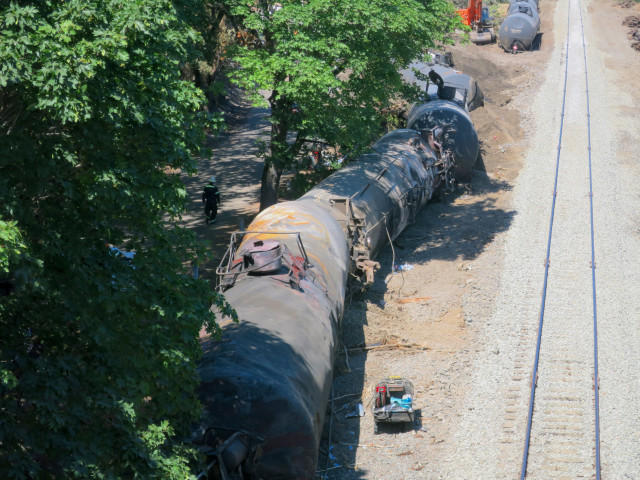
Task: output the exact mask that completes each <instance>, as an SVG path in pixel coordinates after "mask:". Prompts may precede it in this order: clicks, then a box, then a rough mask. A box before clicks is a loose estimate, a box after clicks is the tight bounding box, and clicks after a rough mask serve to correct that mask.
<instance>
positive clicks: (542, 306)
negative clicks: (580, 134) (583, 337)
mask: <svg viewBox="0 0 640 480" xmlns="http://www.w3.org/2000/svg"><path fill="white" fill-rule="evenodd" d="M567 10H568V12H567V42H566V47H565V63H564V86H563V88H562V113H561V116H560V133H559V135H558V149H557V150H558V151H557V155H556V169H555V178H554V182H553V200H552V202H551V216H550V219H549V235H548V238H547V255H546V258H545V264H544V282H543V284H542V300H541V304H540V315H539V317H538V338H537V341H536V355H535V360H534V362H533V374H532V375H531V392H530V395H529V413H528V415H527V431H526V434H525V440H524V451H523V453H522V468H521V470H520V480H524V479H525V477H526V476H527V462H528V460H529V446H530V442H531V424H532V422H533V405H534V402H535V396H536V386H537V383H538V365H539V363H540V345H541V343H542V326H543V324H544V310H545V305H546V300H547V285H548V280H549V260H550V258H551V237H552V235H553V220H554V216H555V210H556V198H557V194H558V172H559V171H560V152H561V150H562V133H563V131H564V112H565V107H566V103H567V78H568V75H569V35H570V33H571V23H570V22H571V0H569V2H568V9H567Z"/></svg>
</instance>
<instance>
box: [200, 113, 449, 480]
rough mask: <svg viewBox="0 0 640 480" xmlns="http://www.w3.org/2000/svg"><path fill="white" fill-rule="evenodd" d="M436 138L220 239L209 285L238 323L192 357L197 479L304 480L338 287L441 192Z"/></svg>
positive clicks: (328, 363)
mask: <svg viewBox="0 0 640 480" xmlns="http://www.w3.org/2000/svg"><path fill="white" fill-rule="evenodd" d="M448 104H450V102H444V103H442V104H441V105H442V107H441V108H443V109H444V108H446V105H448ZM442 136H443V133H442V129H441V128H438V126H437V125H436V127H434V128H432V129H430V130H426V129H425V130H422V131H416V130H410V129H402V130H396V131H393V132H390V133H389V134H387V135H385V136H384V137H383V138H381V139H380V140H379V141H378V142H377V143H376V144H375V145H374V146H373V147H372V151H371V153H368V154H365V155H362V156H361V157H360V158H359V159H357V160H356V161H354V162H352V163H350V164H349V165H347V166H345V167H344V168H342V169H340V170H339V171H337V172H336V173H334V174H333V175H331V176H329V177H328V178H326V179H325V180H324V181H323V182H321V183H320V184H318V185H317V186H315V187H314V188H313V189H312V190H310V191H309V192H308V193H307V194H305V195H304V196H302V197H301V198H300V199H298V200H296V201H291V202H284V203H280V204H277V205H274V206H272V207H270V208H268V209H266V210H264V211H263V212H261V213H260V214H259V215H258V216H257V217H256V218H255V220H254V221H253V222H252V223H251V224H250V225H249V227H248V228H247V231H246V232H239V233H237V234H234V235H233V236H232V239H231V242H230V246H229V249H228V251H227V254H226V255H225V257H224V258H223V261H222V262H221V264H220V267H219V268H218V270H217V273H218V275H219V279H220V280H219V286H220V289H222V290H224V292H225V297H226V299H227V300H228V302H229V303H230V304H231V305H232V306H233V307H234V308H235V309H236V311H237V313H238V317H239V322H238V323H232V322H230V323H228V324H226V325H223V334H222V339H221V340H220V341H213V340H210V341H208V342H206V343H205V344H204V346H203V350H204V355H203V359H202V362H201V366H200V369H199V372H200V376H201V382H202V383H201V388H200V397H201V401H202V404H203V406H204V412H203V416H202V419H201V423H200V425H199V427H198V428H197V429H196V431H195V432H194V435H195V440H196V443H201V444H202V445H203V450H204V451H206V452H207V454H208V455H209V460H210V464H209V466H208V468H207V469H206V471H204V472H203V473H202V474H201V475H200V478H209V479H214V478H215V479H218V478H229V479H230V478H234V479H239V478H242V479H253V480H257V479H311V478H313V477H314V475H315V469H316V463H317V454H318V448H319V443H320V436H321V434H322V429H323V423H324V417H325V411H326V405H327V401H328V399H329V394H330V390H331V382H332V378H333V372H332V370H333V361H334V357H335V354H336V347H337V344H338V331H339V327H340V321H341V318H342V313H343V308H344V297H345V289H346V285H347V276H348V274H350V273H352V274H354V275H359V276H361V277H363V278H364V279H366V280H367V281H372V280H373V275H374V271H375V269H376V268H377V267H378V264H377V262H376V261H375V256H376V254H377V253H379V252H380V250H381V249H382V248H383V246H384V245H385V244H386V243H387V242H388V240H389V239H395V238H396V237H397V236H398V235H399V234H400V233H401V232H402V230H403V229H404V228H405V227H406V226H407V225H408V224H409V223H411V222H413V221H414V219H415V216H416V213H417V212H418V210H419V209H420V208H422V207H423V206H424V205H425V204H426V203H427V202H428V201H429V199H430V198H431V197H432V195H433V194H434V192H435V191H436V189H437V188H439V187H440V186H442V185H443V184H444V185H447V184H451V182H452V178H451V173H452V171H453V158H454V157H453V154H452V153H451V152H449V151H448V150H446V149H444V147H443V146H442V144H441V143H440V142H441V140H442ZM207 448H208V451H207Z"/></svg>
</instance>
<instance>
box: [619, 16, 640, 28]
mask: <svg viewBox="0 0 640 480" xmlns="http://www.w3.org/2000/svg"><path fill="white" fill-rule="evenodd" d="M622 25H624V26H625V27H631V28H637V27H640V17H639V16H637V15H630V16H628V17H627V18H625V19H624V20H623V21H622Z"/></svg>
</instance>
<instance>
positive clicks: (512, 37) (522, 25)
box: [499, 0, 540, 53]
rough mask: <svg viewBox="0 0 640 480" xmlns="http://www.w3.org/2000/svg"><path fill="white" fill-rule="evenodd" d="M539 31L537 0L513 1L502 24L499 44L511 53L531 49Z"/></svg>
mask: <svg viewBox="0 0 640 480" xmlns="http://www.w3.org/2000/svg"><path fill="white" fill-rule="evenodd" d="M539 31H540V15H539V13H538V8H537V4H536V3H535V0H528V1H518V2H513V3H511V5H509V10H508V11H507V16H506V17H505V19H504V21H503V22H502V25H500V35H499V45H500V47H502V49H503V50H504V51H505V52H511V53H518V52H522V51H525V50H531V48H532V46H533V43H534V40H535V38H536V36H537V35H538V32H539Z"/></svg>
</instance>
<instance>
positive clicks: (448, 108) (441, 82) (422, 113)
mask: <svg viewBox="0 0 640 480" xmlns="http://www.w3.org/2000/svg"><path fill="white" fill-rule="evenodd" d="M416 72H418V74H419V75H418V76H419V77H421V78H423V79H426V80H420V79H417V78H416ZM403 74H404V78H405V80H406V81H408V82H413V83H416V84H417V85H419V86H420V87H421V88H424V89H425V90H426V98H425V100H427V101H426V102H425V103H422V104H418V105H414V106H413V107H412V108H411V110H410V111H409V115H408V118H407V127H408V128H413V129H415V130H419V131H429V130H431V129H433V128H436V127H439V128H441V129H442V134H443V138H442V142H443V147H444V148H445V149H446V150H449V151H451V152H452V153H453V156H454V163H455V167H454V175H455V177H456V179H457V180H460V181H468V180H469V179H470V178H471V172H472V169H473V166H474V165H475V163H476V160H477V158H478V154H479V151H480V150H479V142H478V134H477V132H476V129H475V127H474V126H473V122H472V121H471V117H470V116H469V112H470V111H473V110H474V109H476V108H478V107H481V106H483V105H484V95H483V94H482V91H481V90H480V87H479V86H478V84H477V82H476V81H475V79H474V78H473V77H471V76H470V75H467V74H465V73H462V72H460V71H458V70H454V69H453V68H449V67H445V66H442V65H427V64H413V65H412V66H411V67H410V70H408V71H405V72H404V73H403ZM414 78H416V80H414Z"/></svg>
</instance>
